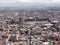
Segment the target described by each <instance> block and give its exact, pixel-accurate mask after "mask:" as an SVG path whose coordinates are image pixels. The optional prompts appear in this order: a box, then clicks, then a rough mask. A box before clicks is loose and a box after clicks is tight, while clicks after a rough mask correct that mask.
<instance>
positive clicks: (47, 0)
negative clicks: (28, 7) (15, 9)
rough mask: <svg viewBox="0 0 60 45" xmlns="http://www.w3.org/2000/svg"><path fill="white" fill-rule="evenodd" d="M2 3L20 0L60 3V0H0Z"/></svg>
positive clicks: (20, 0)
mask: <svg viewBox="0 0 60 45" xmlns="http://www.w3.org/2000/svg"><path fill="white" fill-rule="evenodd" d="M0 2H1V3H2V2H3V3H11V2H22V3H37V2H40V3H44V2H45V3H60V0H0Z"/></svg>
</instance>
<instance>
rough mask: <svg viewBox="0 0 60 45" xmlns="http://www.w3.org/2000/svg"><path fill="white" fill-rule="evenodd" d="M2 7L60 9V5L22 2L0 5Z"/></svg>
mask: <svg viewBox="0 0 60 45" xmlns="http://www.w3.org/2000/svg"><path fill="white" fill-rule="evenodd" d="M0 7H23V8H27V7H28V8H29V7H60V4H59V3H20V2H14V3H2V2H1V3H0Z"/></svg>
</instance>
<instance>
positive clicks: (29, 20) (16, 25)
mask: <svg viewBox="0 0 60 45" xmlns="http://www.w3.org/2000/svg"><path fill="white" fill-rule="evenodd" d="M0 45H60V8H55V9H54V8H46V9H45V8H26V9H22V8H21V9H20V8H18V9H16V8H15V9H13V8H11V9H9V8H5V9H2V8H0Z"/></svg>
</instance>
